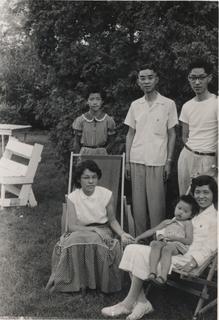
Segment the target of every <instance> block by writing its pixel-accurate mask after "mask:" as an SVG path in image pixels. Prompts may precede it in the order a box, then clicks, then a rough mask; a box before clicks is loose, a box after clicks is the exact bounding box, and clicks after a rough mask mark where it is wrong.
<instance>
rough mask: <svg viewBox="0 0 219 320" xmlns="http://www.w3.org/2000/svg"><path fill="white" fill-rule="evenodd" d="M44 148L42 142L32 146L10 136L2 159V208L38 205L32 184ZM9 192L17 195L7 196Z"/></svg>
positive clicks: (0, 199) (0, 172)
mask: <svg viewBox="0 0 219 320" xmlns="http://www.w3.org/2000/svg"><path fill="white" fill-rule="evenodd" d="M42 150H43V146H42V145H40V144H37V143H35V144H34V145H33V146H32V145H30V144H26V143H23V142H20V141H19V140H18V139H16V138H14V137H9V140H8V143H7V145H6V147H5V151H4V153H3V155H2V157H1V159H0V184H1V198H0V206H1V208H3V207H11V206H26V205H29V206H31V207H34V206H36V205H37V202H36V199H35V197H34V194H33V190H32V184H33V180H34V176H35V174H36V170H37V167H38V164H39V162H40V160H41V153H42ZM8 193H10V194H12V195H13V196H16V197H13V198H9V197H6V196H7V195H8Z"/></svg>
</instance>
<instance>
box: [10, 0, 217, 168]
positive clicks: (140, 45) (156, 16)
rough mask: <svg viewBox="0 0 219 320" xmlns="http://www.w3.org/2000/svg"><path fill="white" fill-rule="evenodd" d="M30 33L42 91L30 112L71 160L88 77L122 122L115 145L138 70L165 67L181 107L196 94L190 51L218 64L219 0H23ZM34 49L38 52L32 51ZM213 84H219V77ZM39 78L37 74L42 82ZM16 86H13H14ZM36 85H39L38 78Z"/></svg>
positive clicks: (166, 82)
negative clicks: (142, 65)
mask: <svg viewBox="0 0 219 320" xmlns="http://www.w3.org/2000/svg"><path fill="white" fill-rule="evenodd" d="M24 2H25V6H26V7H28V10H27V11H26V15H25V19H26V20H25V32H26V37H27V38H28V39H30V42H31V44H32V48H34V50H36V51H35V55H36V56H38V57H39V60H40V61H38V62H37V63H36V65H38V66H39V64H40V66H41V70H42V71H41V72H42V74H41V72H40V74H41V76H40V79H38V77H37V72H36V73H34V72H33V77H34V78H35V76H36V79H38V80H39V83H40V87H41V88H42V90H40V94H36V95H35V94H33V92H35V91H34V90H33V88H31V87H32V86H30V88H29V89H28V90H29V91H28V92H31V103H32V104H29V103H27V102H28V101H29V100H28V99H27V97H28V96H27V95H26V96H25V101H26V103H27V105H28V106H31V107H30V108H29V111H30V113H29V116H30V117H31V110H33V114H34V118H36V117H37V118H38V119H40V120H41V121H42V122H43V123H44V125H46V126H47V127H50V128H51V137H52V141H53V142H54V144H55V146H56V149H57V153H58V154H59V155H60V156H61V157H62V158H63V159H65V160H66V162H68V153H69V150H70V149H71V148H72V138H73V134H72V130H71V123H72V121H73V119H74V118H75V117H76V116H77V115H79V114H80V113H81V112H82V110H83V109H84V108H85V101H84V94H85V92H86V89H87V86H89V84H90V83H94V82H95V83H97V84H100V85H101V86H102V87H103V89H105V90H106V93H107V100H106V110H107V111H108V112H109V113H111V114H112V115H113V116H114V118H115V120H116V123H117V125H118V131H119V134H118V137H117V140H116V141H115V150H116V152H121V151H122V149H123V147H124V145H123V144H124V136H125V128H124V126H123V125H122V122H123V120H124V117H125V114H126V112H127V109H128V107H129V104H130V102H131V101H132V100H133V99H135V98H136V97H139V96H140V95H141V92H140V91H139V89H138V87H137V85H136V69H137V67H138V65H139V64H140V63H143V62H147V61H148V60H152V61H153V62H155V63H156V64H157V66H159V72H160V85H159V90H160V92H161V93H163V94H165V95H167V96H169V97H170V98H173V99H175V100H176V102H177V105H178V108H179V109H180V108H181V105H182V103H183V102H184V101H185V100H188V99H189V98H190V97H191V91H190V89H189V86H188V84H187V81H186V68H187V65H188V62H189V60H190V58H191V57H192V56H197V55H201V56H205V57H206V59H208V60H210V61H212V62H213V63H214V64H215V65H217V56H218V51H217V20H218V19H217V18H218V14H217V7H218V4H217V2H205V1H204V2H202V1H199V2H190V1H189V2H185V1H175V2H172V1H160V2H159V1H155V2H150V1H48V0H38V1H34V0H30V1H24ZM33 55H34V54H33ZM216 78H217V77H215V80H214V82H213V86H212V90H214V91H216V90H217V81H216ZM37 83H38V81H37ZM13 86H14V85H12V88H13ZM33 87H34V88H35V87H36V86H35V85H33Z"/></svg>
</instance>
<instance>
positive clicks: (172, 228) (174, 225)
mask: <svg viewBox="0 0 219 320" xmlns="http://www.w3.org/2000/svg"><path fill="white" fill-rule="evenodd" d="M191 223H192V222H191ZM158 235H163V236H164V237H167V238H168V236H175V237H180V238H185V225H184V224H183V223H182V222H181V221H178V220H176V218H175V217H174V218H173V219H172V220H170V221H169V222H168V224H167V225H166V227H165V228H163V229H161V230H158V231H157V232H156V236H158ZM170 243H171V244H172V245H175V247H176V249H177V250H178V252H179V253H181V254H185V253H186V252H187V251H188V249H189V245H186V244H184V243H182V242H180V241H170Z"/></svg>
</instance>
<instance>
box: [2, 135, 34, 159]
mask: <svg viewBox="0 0 219 320" xmlns="http://www.w3.org/2000/svg"><path fill="white" fill-rule="evenodd" d="M5 150H6V152H7V151H8V152H11V153H12V154H14V155H17V156H20V157H23V158H26V159H30V158H31V155H32V151H33V146H32V145H29V144H26V143H23V142H20V141H18V140H17V139H16V138H14V137H10V138H9V141H8V143H7V146H6V148H5Z"/></svg>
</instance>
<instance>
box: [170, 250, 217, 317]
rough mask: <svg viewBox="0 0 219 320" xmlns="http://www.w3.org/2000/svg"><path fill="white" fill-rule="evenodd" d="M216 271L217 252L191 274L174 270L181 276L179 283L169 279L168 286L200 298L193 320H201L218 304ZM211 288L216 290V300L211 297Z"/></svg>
mask: <svg viewBox="0 0 219 320" xmlns="http://www.w3.org/2000/svg"><path fill="white" fill-rule="evenodd" d="M216 270H217V252H216V251H215V252H214V253H213V254H212V255H211V257H209V258H208V259H206V261H205V262H204V263H203V264H202V265H201V266H200V267H198V268H195V269H194V270H192V271H191V272H190V273H189V274H185V273H183V272H181V271H180V270H177V269H173V270H172V272H174V273H177V274H179V276H180V279H179V280H177V281H174V280H171V279H170V280H169V279H168V281H167V284H168V285H170V286H172V287H175V288H178V289H181V290H183V291H186V292H188V293H190V294H192V295H195V296H197V297H198V302H197V305H196V308H195V312H194V315H193V318H192V319H193V320H197V319H199V318H200V316H201V315H203V314H204V313H205V312H206V311H208V310H209V309H211V308H213V307H214V306H216V304H217V299H216V293H217V289H216V288H217V280H216V279H215V276H216ZM209 288H215V298H211V297H210V295H209Z"/></svg>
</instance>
